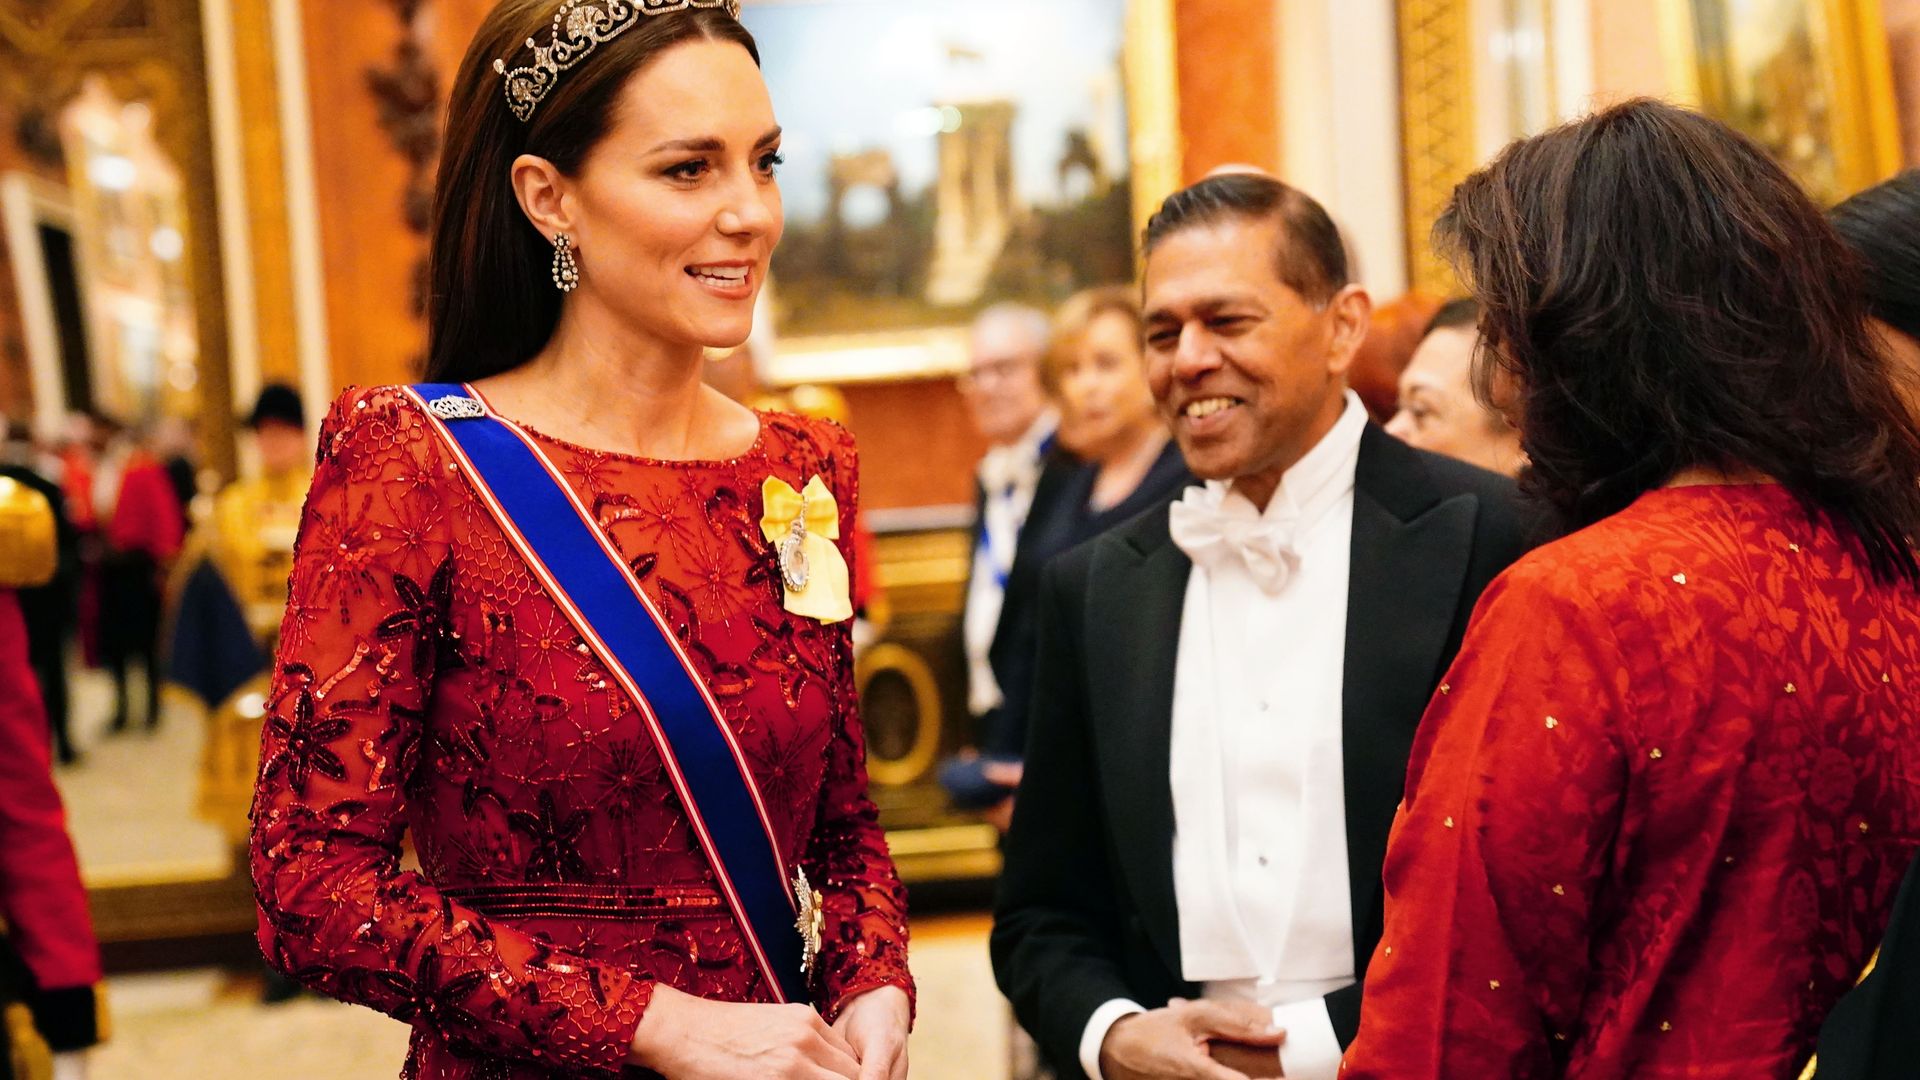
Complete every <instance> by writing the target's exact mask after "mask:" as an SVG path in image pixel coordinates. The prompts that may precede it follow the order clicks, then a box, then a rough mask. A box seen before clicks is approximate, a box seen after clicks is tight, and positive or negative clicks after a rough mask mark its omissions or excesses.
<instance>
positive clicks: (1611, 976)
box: [1342, 99, 1920, 1080]
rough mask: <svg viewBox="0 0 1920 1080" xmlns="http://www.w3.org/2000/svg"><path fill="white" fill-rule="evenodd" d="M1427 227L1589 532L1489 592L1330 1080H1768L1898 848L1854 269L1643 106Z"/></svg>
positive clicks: (1415, 763) (1906, 825) (1765, 176)
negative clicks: (1475, 305) (1543, 256)
mask: <svg viewBox="0 0 1920 1080" xmlns="http://www.w3.org/2000/svg"><path fill="white" fill-rule="evenodd" d="M1440 229H1441V234H1442V235H1443V236H1445V237H1446V238H1448V239H1449V240H1450V242H1451V243H1452V244H1453V245H1454V247H1455V250H1456V251H1457V252H1458V259H1459V261H1460V263H1461V264H1462V268H1463V271H1464V272H1463V274H1462V277H1463V278H1464V279H1466V280H1468V281H1470V282H1472V283H1473V288H1474V292H1475V295H1476V296H1477V297H1478V299H1479V300H1480V302H1481V305H1482V308H1483V316H1482V320H1481V326H1482V327H1483V329H1484V330H1485V332H1486V334H1487V348H1486V350H1485V352H1484V353H1483V355H1484V356H1485V357H1486V358H1487V361H1486V362H1485V363H1483V364H1481V365H1480V370H1479V372H1478V375H1477V377H1478V378H1479V379H1480V381H1481V382H1482V384H1485V383H1487V382H1491V381H1495V380H1498V381H1500V382H1502V384H1503V386H1506V387H1509V388H1511V390H1512V392H1513V393H1514V395H1515V401H1516V406H1515V408H1516V415H1517V416H1519V418H1520V425H1521V430H1522V432H1523V434H1524V438H1525V445H1526V448H1527V453H1528V455H1529V458H1530V461H1529V466H1528V468H1527V469H1526V471H1525V472H1524V473H1523V474H1522V484H1523V485H1524V486H1525V487H1526V488H1527V489H1529V490H1530V491H1532V492H1533V493H1534V494H1536V495H1537V496H1539V497H1540V498H1542V499H1543V500H1545V501H1546V502H1547V503H1548V504H1550V505H1551V506H1552V507H1554V508H1555V509H1556V510H1557V511H1559V513H1560V515H1561V517H1562V519H1563V520H1564V522H1565V523H1566V524H1567V525H1568V526H1569V527H1571V528H1574V529H1577V530H1578V531H1576V532H1574V533H1572V534H1571V535H1569V536H1567V537H1565V538H1564V539H1562V540H1560V541H1559V542H1557V543H1554V544H1552V545H1549V546H1547V547H1544V548H1541V549H1539V550H1538V551H1536V552H1534V553H1532V554H1531V555H1528V556H1526V557H1524V558H1523V559H1521V561H1519V562H1518V563H1516V564H1515V565H1514V566H1513V568H1512V569H1511V570H1509V571H1508V572H1507V573H1505V574H1503V575H1502V576H1501V577H1500V579H1499V580H1497V581H1495V582H1494V583H1493V585H1492V586H1491V587H1489V588H1488V590H1487V593H1486V595H1485V596H1484V597H1483V598H1482V600H1481V602H1480V606H1479V608H1478V610H1477V611H1476V612H1475V615H1474V620H1473V623H1472V625H1471V626H1470V627H1469V629H1468V631H1467V635H1466V639H1465V641H1463V642H1462V644H1461V646H1460V653H1459V657H1458V659H1457V660H1456V661H1455V662H1454V664H1453V665H1452V667H1451V670H1449V672H1448V673H1447V676H1446V681H1445V682H1444V683H1443V684H1442V685H1441V687H1440V693H1439V694H1438V695H1437V696H1436V697H1434V698H1433V701H1432V704H1431V705H1430V707H1429V708H1428V710H1427V713H1426V716H1425V718H1424V719H1423V720H1422V721H1421V724H1420V728H1419V735H1418V738H1417V740H1416V742H1415V745H1414V750H1413V756H1412V760H1411V764H1410V766H1409V770H1408V778H1407V797H1406V802H1405V804H1404V806H1403V808H1402V809H1401V811H1400V813H1399V815H1398V817H1397V819H1396V822H1395V825H1394V832H1393V837H1392V840H1391V842H1390V844H1389V847H1388V851H1387V858H1386V864H1385V867H1384V871H1383V873H1384V877H1385V884H1386V889H1387V909H1386V927H1385V931H1384V933H1383V934H1382V936H1381V938H1380V946H1379V949H1378V951H1377V952H1376V954H1375V957H1374V960H1373V964H1372V967H1371V969H1370V972H1369V975H1368V978H1367V989H1366V994H1365V1000H1364V1004H1363V1012H1362V1017H1361V1024H1360V1033H1359V1037H1358V1040H1357V1041H1356V1042H1355V1043H1354V1044H1353V1046H1352V1047H1351V1048H1350V1050H1349V1052H1348V1054H1347V1057H1346V1061H1345V1069H1344V1071H1343V1073H1342V1076H1343V1077H1347V1078H1350V1080H1384V1078H1392V1080H1413V1078H1419V1080H1453V1078H1467V1077H1472V1078H1480V1077H1488V1076H1512V1077H1559V1076H1584V1077H1626V1076H1722V1077H1732V1076H1739V1077H1753V1078H1767V1077H1771V1078H1778V1080H1791V1078H1793V1077H1797V1076H1799V1075H1800V1070H1801V1067H1802V1066H1803V1065H1804V1064H1805V1062H1806V1060H1807V1056H1808V1054H1809V1053H1810V1052H1811V1051H1812V1050H1813V1045H1814V1036H1815V1033H1816V1032H1817V1030H1818V1028H1819V1024H1820V1021H1821V1019H1822V1018H1823V1017H1824V1016H1825V1015H1826V1013H1827V1010H1828V1009H1829V1008H1831V1007H1832V1005H1833V1003H1834V1001H1835V1000H1836V999H1838V998H1839V996H1840V995H1841V993H1842V992H1844V991H1845V990H1846V989H1847V988H1848V987H1849V986H1850V985H1851V984H1852V983H1853V981H1854V978H1855V976H1856V974H1857V973H1858V972H1859V971H1860V969H1861V966H1862V965H1863V964H1864V963H1865V962H1866V960H1867V958H1868V956H1869V954H1871V953H1872V951H1873V948H1874V945H1875V943H1876V942H1878V941H1879V940H1880V937H1881V933H1882V931H1883V929H1884V928H1885V926H1886V924H1887V918H1888V913H1889V910H1890V908H1891V906H1892V904H1893V900H1894V895H1895V889H1896V887H1897V886H1898V885H1899V883H1900V879H1901V876H1902V875H1903V874H1904V873H1905V871H1906V869H1907V865H1908V863H1909V862H1910V861H1911V859H1912V857H1913V853H1914V850H1915V848H1916V846H1917V845H1920V828H1916V823H1920V781H1917V780H1916V778H1917V777H1920V742H1916V740H1915V739H1914V737H1913V725H1912V718H1913V717H1914V716H1915V715H1916V714H1920V594H1917V593H1916V589H1915V585H1916V582H1920V566H1917V565H1916V563H1915V555H1914V550H1913V547H1912V540H1911V538H1912V537H1914V536H1916V535H1920V487H1916V486H1915V484H1914V478H1915V477H1916V476H1920V432H1916V430H1915V428H1914V425H1913V420H1912V417H1911V416H1910V415H1909V414H1908V412H1907V410H1906V409H1905V408H1904V407H1903V404H1902V402H1901V401H1900V399H1899V396H1898V393H1897V390H1896V388H1895V383H1894V379H1893V377H1892V373H1891V371H1890V368H1891V361H1890V360H1889V359H1888V358H1887V357H1886V356H1885V355H1884V353H1883V352H1882V350H1880V349H1879V348H1877V347H1876V345H1875V343H1874V341H1873V339H1872V337H1871V335H1870V333H1869V331H1868V328H1867V322H1866V313H1865V312H1864V311H1863V310H1862V305H1861V301H1860V297H1859V292H1858V282H1857V280H1856V278H1855V275H1854V273H1853V269H1852V262H1853V260H1852V258H1851V257H1850V255H1849V254H1848V252H1847V251H1846V249H1845V247H1844V245H1843V244H1842V243H1841V241H1840V239H1839V237H1838V236H1837V235H1835V233H1834V231H1833V229H1832V228H1831V227H1830V226H1829V225H1828V224H1827V222H1826V220H1825V219H1824V218H1823V217H1822V215H1821V214H1820V212H1819V210H1817V209H1816V208H1815V207H1814V205H1813V203H1812V202H1811V201H1810V200H1809V199H1808V198H1807V196H1806V194H1805V193H1804V192H1802V191H1801V190H1800V188H1799V187H1797V186H1796V185H1795V184H1794V182H1793V180H1792V179H1791V178H1790V177H1789V176H1788V175H1787V173H1786V172H1785V171H1784V170H1782V169H1781V168H1780V166H1779V165H1777V164H1775V163H1774V162H1772V161H1771V160H1770V159H1769V158H1768V157H1767V156H1766V154H1765V152H1764V151H1763V150H1761V148H1760V147H1759V146H1758V145H1756V144H1755V143H1753V142H1751V141H1750V140H1748V139H1747V138H1745V137H1744V136H1741V135H1739V134H1737V133H1735V132H1734V131H1732V130H1731V129H1729V128H1727V127H1726V126H1724V125H1723V124H1721V123H1720V122H1718V121H1715V120H1711V119H1708V118H1706V117H1703V116H1700V115H1698V114H1696V113H1691V112H1687V111H1684V110H1681V109H1678V108H1675V107H1673V106H1669V105H1665V104H1661V103H1658V102H1654V101H1651V100H1646V99H1640V100H1635V101H1630V102H1627V103H1625V104H1623V105H1619V106H1615V107H1613V108H1610V109H1607V110H1605V111H1603V112H1601V113H1598V114H1596V115H1595V116H1593V117H1590V118H1588V119H1585V120H1582V121H1579V122H1576V123H1573V124H1569V125H1566V126H1564V127H1561V128H1557V129H1555V130H1552V131H1549V132H1548V133H1546V134H1544V135H1539V136H1536V137H1534V138H1531V139H1527V140H1524V141H1521V142H1517V143H1515V144H1513V145H1512V146H1510V147H1508V148H1507V150H1506V151H1504V152H1503V153H1502V154H1501V156H1500V157H1499V158H1497V159H1496V160H1495V161H1494V163H1493V164H1492V165H1491V166H1489V167H1487V168H1486V169H1483V170H1481V171H1480V172H1477V173H1475V174H1473V175H1472V176H1470V177H1469V178H1468V179H1467V180H1466V181H1464V182H1463V183H1462V184H1461V185H1460V187H1459V189H1458V190H1457V191H1456V192H1455V193H1454V196H1453V201H1452V204H1451V206H1450V208H1449V210H1448V211H1447V213H1446V214H1445V215H1444V216H1443V217H1442V218H1441V225H1440ZM1596 236H1598V237H1605V238H1606V243H1604V244H1602V243H1593V242H1590V241H1591V238H1592V237H1596ZM1549 250H1551V251H1558V252H1562V253H1563V254H1562V255H1561V256H1559V257H1557V258H1555V259H1553V260H1550V261H1549V262H1548V263H1547V264H1546V266H1545V267H1544V268H1543V267H1542V266H1541V265H1540V264H1539V263H1538V262H1536V261H1535V259H1534V258H1533V253H1535V252H1540V251H1549ZM1437 1002H1444V1003H1446V1007H1444V1008H1440V1007H1436V1003H1437ZM1910 1064H1911V1063H1909V1065H1910Z"/></svg>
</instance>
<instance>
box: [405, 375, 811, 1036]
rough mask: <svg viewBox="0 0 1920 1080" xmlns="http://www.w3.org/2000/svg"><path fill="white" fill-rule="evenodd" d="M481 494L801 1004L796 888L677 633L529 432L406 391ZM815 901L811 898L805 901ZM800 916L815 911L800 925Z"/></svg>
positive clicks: (802, 943) (761, 949)
mask: <svg viewBox="0 0 1920 1080" xmlns="http://www.w3.org/2000/svg"><path fill="white" fill-rule="evenodd" d="M409 392H410V393H411V394H412V395H413V397H414V398H415V399H416V400H418V402H419V403H420V406H421V408H422V410H423V411H424V412H425V414H426V416H427V417H428V420H429V423H431V424H432V425H433V426H434V427H435V428H436V429H438V431H439V432H440V434H441V436H442V437H443V438H444V439H445V441H446V443H447V445H448V446H449V447H450V448H451V449H452V451H453V454H454V457H455V458H456V459H458V461H459V463H460V467H461V469H462V470H463V471H464V472H465V473H466V474H467V477H468V478H469V479H470V480H472V481H473V484H474V487H475V489H476V490H477V491H478V492H479V494H480V496H481V500H482V501H483V502H485V503H486V504H487V508H488V509H489V510H490V511H491V512H492V514H493V516H494V519H495V520H496V521H497V522H498V523H499V525H500V528H501V530H502V531H503V532H505V533H506V535H507V538H508V540H510V541H512V543H513V545H514V547H516V548H517V549H519V551H520V554H521V555H522V557H523V558H525V559H526V562H527V565H528V567H529V568H530V569H532V570H533V572H534V574H535V575H536V576H537V577H539V578H540V580H541V581H542V582H543V583H544V584H545V585H546V586H547V589H548V591H549V592H550V593H551V595H552V596H553V599H554V601H555V602H556V603H557V604H559V606H560V609H561V610H562V611H564V612H566V614H567V617H568V619H569V620H570V621H571V622H572V623H573V624H574V627H575V629H577V630H578V631H579V632H580V635H581V637H583V638H584V639H586V641H587V643H588V645H590V646H591V647H592V648H593V650H594V652H595V654H596V655H597V656H598V657H599V659H600V660H601V662H602V663H604V664H605V665H606V666H607V669H608V672H609V673H610V674H611V675H613V676H614V678H615V680H616V681H617V682H619V683H620V685H621V688H622V689H624V690H625V691H626V692H627V694H628V696H630V697H631V698H632V699H633V701H634V703H635V704H636V705H638V706H639V709H640V712H641V714H642V715H643V716H644V717H645V718H646V719H647V721H648V727H649V729H650V730H651V732H652V734H653V738H654V742H655V744H656V745H657V746H658V748H659V752H660V757H661V760H662V761H663V762H664V764H665V765H666V769H667V774H668V776H669V777H671V778H672V780H673V784H674V787H675V789H676V790H677V791H678V792H679V795H680V801H681V802H682V803H683V804H684V805H685V806H686V810H687V815H688V818H689V819H690V823H691V824H692V826H693V832H694V834H695V835H696V836H698V837H699V838H700V844H701V847H702V848H703V849H704V850H705V852H706V855H707V859H708V861H709V862H710V863H712V865H713V872H714V877H715V879H716V880H717V881H718V882H719V884H720V891H721V893H722V894H723V895H724V896H725V897H726V898H727V903H728V905H729V906H730V907H731V908H732V909H733V913H734V916H735V918H736V919H737V920H738V921H739V924H740V931H741V934H742V936H743V937H745V938H746V941H747V945H748V947H749V948H750V949H751V950H752V952H753V954H754V958H755V959H756V960H757V961H758V962H759V964H760V968H761V971H762V972H763V974H764V975H765V976H766V980H767V983H768V985H769V986H770V987H772V988H773V989H774V992H775V994H776V995H777V996H778V997H779V998H780V1000H782V1001H787V1002H806V1001H808V1000H809V995H808V993H807V976H806V968H807V966H808V964H809V962H810V959H811V957H810V955H809V953H808V950H807V948H806V939H805V938H803V936H802V930H801V929H800V925H801V924H804V923H807V922H809V921H810V920H811V918H812V912H811V911H807V912H802V911H801V910H800V907H799V905H800V904H801V902H802V901H801V900H800V896H799V894H801V893H805V892H807V890H804V889H801V888H798V887H797V886H791V885H789V881H790V880H791V877H790V875H789V874H788V872H787V866H786V862H785V860H784V859H783V858H782V857H781V854H780V847H779V844H778V843H777V842H776V841H775V840H774V837H773V828H772V824H771V823H770V821H769V820H768V818H767V815H766V810H765V807H764V806H763V805H762V803H761V799H760V793H759V790H758V788H757V787H756V785H755V784H754V780H753V775H752V773H751V772H750V771H749V769H748V767H747V763H746V759H745V758H744V756H743V755H742V754H741V752H740V748H739V746H738V745H737V744H736V743H735V742H734V739H733V734H732V732H731V731H730V730H729V729H728V728H727V726H726V724H725V722H724V721H723V720H722V719H721V717H720V711H719V707H718V706H717V705H715V704H714V702H713V699H712V697H711V695H710V694H709V693H708V691H707V688H706V686H705V684H704V683H702V682H701V680H700V677H699V675H698V674H697V673H695V672H694V670H693V667H692V665H691V664H690V663H689V662H688V659H687V656H686V653H685V652H684V651H682V650H681V648H680V646H679V643H678V642H677V641H676V640H675V639H674V635H673V631H672V630H671V628H669V627H668V626H667V624H666V622H665V621H664V620H663V619H662V618H661V617H660V613H659V612H658V611H656V610H655V609H654V606H653V603H652V601H651V600H649V599H648V598H647V596H646V594H645V593H644V592H643V591H641V588H640V585H639V583H638V582H637V581H635V580H634V578H633V574H632V572H631V571H630V570H629V569H628V568H627V565H626V563H625V562H624V561H623V560H622V559H621V558H620V556H619V554H618V552H616V551H615V549H614V547H613V544H612V542H611V541H609V540H608V539H607V537H606V534H605V533H604V532H603V531H602V530H601V529H600V527H599V525H598V523H596V522H595V521H594V520H593V517H592V515H591V514H589V513H588V512H587V509H586V507H584V506H582V505H581V503H580V501H579V499H578V498H577V497H575V495H574V493H573V490H572V489H571V488H569V487H568V486H567V484H566V481H565V480H564V479H562V478H561V477H560V476H559V475H558V473H557V472H556V471H555V470H554V468H553V464H552V463H551V462H550V461H548V460H547V458H546V455H545V454H544V453H542V452H541V450H540V448H539V447H538V446H537V445H535V444H534V443H533V442H532V440H531V439H529V438H528V437H527V436H526V434H525V433H524V432H522V431H521V430H520V429H519V428H518V427H516V426H515V425H514V424H512V423H511V422H510V421H506V420H503V419H500V418H498V417H495V416H494V415H493V414H492V413H491V412H490V411H489V410H487V409H486V407H485V406H484V404H483V403H482V402H481V401H480V400H479V398H478V396H477V395H475V394H473V393H472V392H471V391H470V390H469V389H468V388H467V387H465V386H460V385H455V384H451V383H438V384H436V383H422V384H420V385H418V386H414V387H410V388H409ZM809 898H810V896H809ZM796 914H803V915H805V916H807V917H804V918H801V919H800V920H798V922H797V921H796Z"/></svg>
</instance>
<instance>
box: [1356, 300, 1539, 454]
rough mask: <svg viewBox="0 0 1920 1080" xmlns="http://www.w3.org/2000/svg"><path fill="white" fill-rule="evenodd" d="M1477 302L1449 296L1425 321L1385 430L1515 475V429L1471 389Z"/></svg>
mask: <svg viewBox="0 0 1920 1080" xmlns="http://www.w3.org/2000/svg"><path fill="white" fill-rule="evenodd" d="M1479 322H1480V305H1479V304H1478V303H1476V302H1475V301H1474V300H1473V299H1472V298H1462V299H1458V300H1450V301H1448V302H1447V303H1446V304H1445V305H1444V306H1442V307H1441V308H1440V311H1439V313H1438V314H1436V315H1435V316H1434V317H1433V321H1432V322H1431V323H1429V324H1428V326H1427V332H1426V335H1425V336H1424V337H1423V338H1421V340H1420V346H1419V348H1417V349H1415V350H1414V351H1413V359H1412V361H1411V362H1409V363H1408V364H1407V369H1406V370H1405V371H1403V372H1401V373H1400V404H1399V409H1398V410H1397V411H1396V412H1395V413H1394V414H1393V419H1392V420H1390V421H1389V422H1388V423H1387V433H1388V434H1389V435H1397V436H1399V437H1400V438H1401V439H1403V440H1405V441H1406V442H1407V443H1408V445H1411V446H1417V447H1419V448H1420V449H1422V450H1431V451H1433V452H1434V453H1436V454H1445V455H1447V456H1448V457H1451V458H1459V459H1460V460H1461V461H1464V462H1467V463H1468V464H1470V465H1478V466H1480V467H1481V468H1483V469H1488V470H1490V471H1492V472H1497V473H1503V474H1505V475H1507V476H1518V475H1519V474H1520V466H1521V465H1522V464H1523V463H1524V462H1525V461H1526V455H1525V454H1523V453H1522V452H1521V450H1520V433H1519V432H1518V431H1516V430H1515V429H1514V427H1513V425H1512V424H1510V423H1508V422H1507V418H1506V417H1504V416H1502V415H1500V412H1499V410H1497V409H1490V408H1488V407H1487V406H1485V405H1483V404H1481V403H1480V400H1479V398H1478V397H1477V396H1476V395H1475V394H1474V391H1473V356H1474V353H1475V352H1476V351H1477V350H1478V349H1479V347H1480V328H1479Z"/></svg>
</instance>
